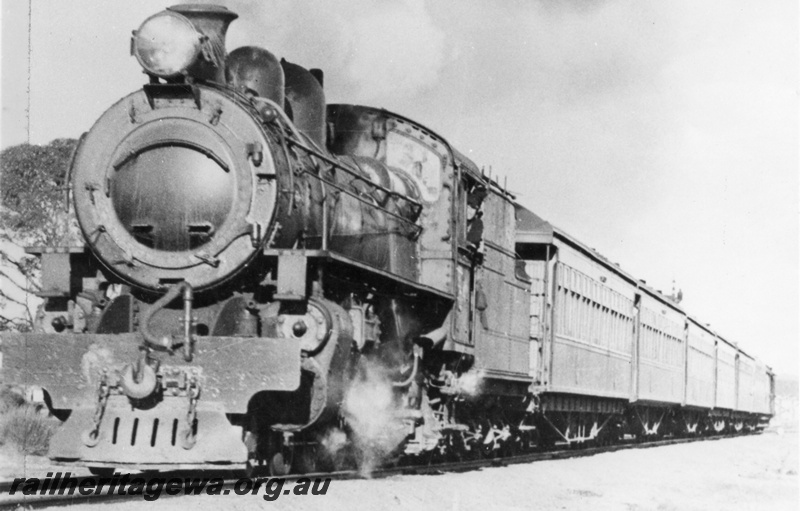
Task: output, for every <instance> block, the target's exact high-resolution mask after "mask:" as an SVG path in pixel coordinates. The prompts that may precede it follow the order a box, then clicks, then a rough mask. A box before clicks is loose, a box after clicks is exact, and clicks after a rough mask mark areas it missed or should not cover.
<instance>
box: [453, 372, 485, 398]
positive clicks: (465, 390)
mask: <svg viewBox="0 0 800 511" xmlns="http://www.w3.org/2000/svg"><path fill="white" fill-rule="evenodd" d="M483 378H484V372H483V370H479V369H470V370H469V371H467V372H466V373H464V374H462V375H461V376H459V378H458V379H457V380H456V388H457V389H458V390H459V391H460V392H461V393H462V394H466V395H468V396H470V397H475V396H477V395H478V394H480V393H481V391H482V390H483Z"/></svg>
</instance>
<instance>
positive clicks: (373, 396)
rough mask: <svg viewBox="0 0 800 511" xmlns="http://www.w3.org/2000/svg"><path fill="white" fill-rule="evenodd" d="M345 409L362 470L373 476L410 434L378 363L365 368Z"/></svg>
mask: <svg viewBox="0 0 800 511" xmlns="http://www.w3.org/2000/svg"><path fill="white" fill-rule="evenodd" d="M342 409H343V415H344V417H345V418H346V419H347V423H348V425H349V426H350V428H351V430H352V436H353V443H354V447H355V451H356V457H357V461H358V465H359V468H360V470H361V471H362V473H364V474H369V473H370V472H371V471H372V470H373V469H374V468H375V467H376V466H379V465H380V464H381V461H382V460H384V459H385V458H386V457H387V456H388V455H389V454H391V453H392V451H394V450H395V449H396V448H397V446H398V445H400V443H401V442H402V441H403V439H404V438H405V437H406V434H407V433H408V431H407V430H406V428H405V427H404V426H403V423H402V420H401V417H400V414H401V409H402V406H401V403H400V402H399V401H398V399H397V398H396V396H395V392H394V389H393V388H392V382H391V380H390V379H389V377H388V374H387V371H386V369H384V368H383V367H381V366H379V365H377V364H375V363H370V362H368V363H366V364H364V366H363V368H362V371H361V374H360V375H359V377H358V378H357V379H356V380H355V381H354V382H353V384H352V385H351V386H350V388H349V390H348V391H347V394H346V396H345V399H344V403H343V406H342Z"/></svg>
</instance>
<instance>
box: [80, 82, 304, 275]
mask: <svg viewBox="0 0 800 511" xmlns="http://www.w3.org/2000/svg"><path fill="white" fill-rule="evenodd" d="M257 115H258V113H257V112H256V111H255V110H253V109H250V108H248V107H246V106H243V105H242V104H241V99H240V98H235V97H231V96H230V95H229V94H225V93H223V92H221V91H220V90H219V89H217V88H216V87H213V86H205V85H201V84H195V85H192V86H190V85H185V84H149V85H146V86H145V87H144V88H143V89H142V90H139V91H136V92H134V93H132V94H130V95H129V96H127V97H126V98H123V99H122V100H121V101H120V102H118V103H117V104H116V105H114V106H112V107H111V108H109V109H108V110H107V111H106V112H105V113H104V114H103V116H102V117H101V118H100V119H99V120H98V121H97V123H95V125H94V126H93V127H92V129H91V130H90V131H89V133H87V135H86V136H85V137H84V138H83V140H82V142H81V144H80V147H79V148H78V151H77V153H76V156H75V159H74V161H73V167H72V175H73V183H72V185H73V191H74V193H73V197H74V202H75V210H76V213H77V216H78V220H79V222H80V225H81V228H82V229H83V231H84V234H85V235H86V239H87V242H88V244H89V246H90V247H91V248H92V250H93V251H94V253H95V255H96V256H97V257H98V259H99V260H100V261H101V262H102V263H103V264H104V265H105V266H106V267H107V268H108V269H109V270H110V271H111V272H113V273H114V274H116V275H117V276H118V277H119V278H121V279H122V280H124V281H126V282H127V283H129V284H131V285H133V286H135V287H138V288H142V289H147V290H151V291H159V290H162V289H163V288H164V286H166V285H169V284H170V283H172V282H176V281H180V280H185V281H187V282H188V283H189V284H191V285H192V287H193V288H195V289H197V290H203V289H206V288H209V287H212V286H214V285H216V284H219V283H220V282H222V281H226V280H228V279H230V278H232V277H233V276H235V275H237V274H238V273H239V272H240V271H241V270H243V269H244V268H245V267H246V266H247V265H248V263H249V262H250V261H251V260H252V259H253V258H254V257H255V256H256V255H257V254H258V253H259V252H260V250H261V248H262V247H263V246H264V244H265V243H266V242H267V241H268V240H269V239H271V237H272V234H273V232H274V230H275V228H276V226H275V222H276V220H275V217H276V215H277V214H278V210H280V209H281V207H282V206H281V204H282V202H281V199H279V198H278V196H277V190H278V187H279V186H281V185H283V183H282V182H280V183H279V181H281V179H283V177H279V174H281V175H283V176H284V177H285V173H286V172H285V170H283V165H285V162H283V161H282V160H281V161H279V162H276V160H274V159H273V154H274V146H275V143H274V141H273V140H272V139H271V137H270V134H269V132H268V130H266V129H265V128H264V126H263V125H262V124H261V123H260V122H259V119H258V117H257ZM279 167H280V170H279ZM281 232H282V233H283V234H287V230H286V229H285V228H284V229H282V230H281ZM288 235H291V233H288Z"/></svg>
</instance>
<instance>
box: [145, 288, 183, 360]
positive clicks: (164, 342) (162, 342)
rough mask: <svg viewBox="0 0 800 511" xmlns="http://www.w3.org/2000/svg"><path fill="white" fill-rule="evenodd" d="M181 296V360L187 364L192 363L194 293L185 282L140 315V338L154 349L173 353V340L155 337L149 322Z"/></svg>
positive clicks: (165, 337)
mask: <svg viewBox="0 0 800 511" xmlns="http://www.w3.org/2000/svg"><path fill="white" fill-rule="evenodd" d="M181 295H183V338H184V339H183V358H184V360H186V361H187V362H191V361H192V347H193V344H194V338H193V334H192V301H193V300H194V291H193V289H192V286H191V284H189V283H188V282H186V281H185V280H184V281H182V282H180V283H178V284H176V285H174V286H172V287H171V288H169V290H168V291H167V293H166V294H165V295H164V296H162V297H161V298H159V299H158V300H157V301H156V302H155V303H154V304H153V305H151V306H150V307H148V308H147V309H146V310H145V311H144V313H142V329H141V332H142V337H144V342H145V344H146V345H150V346H152V347H154V348H162V349H165V350H167V351H168V352H170V353H172V352H173V340H172V338H171V337H167V336H164V337H162V338H158V337H156V336H155V335H154V334H153V332H151V331H150V321H151V320H152V319H153V315H154V314H155V313H156V312H158V311H160V310H161V309H163V308H164V307H166V306H167V305H169V304H170V303H171V302H172V301H173V300H175V299H176V298H177V297H178V296H181Z"/></svg>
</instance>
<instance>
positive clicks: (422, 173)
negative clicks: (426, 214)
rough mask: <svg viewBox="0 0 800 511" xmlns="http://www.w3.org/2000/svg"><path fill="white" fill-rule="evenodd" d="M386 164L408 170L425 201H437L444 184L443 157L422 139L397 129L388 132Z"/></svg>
mask: <svg viewBox="0 0 800 511" xmlns="http://www.w3.org/2000/svg"><path fill="white" fill-rule="evenodd" d="M386 164H387V165H389V166H391V167H397V168H399V169H402V170H404V171H406V173H407V174H408V175H409V176H410V177H411V178H412V179H413V180H414V181H415V182H416V183H417V186H418V187H419V191H420V196H421V198H422V200H423V201H424V202H435V201H436V200H437V199H438V198H439V192H440V190H441V186H442V159H441V158H440V157H439V155H438V154H437V153H436V151H434V150H433V149H431V148H430V147H428V146H427V145H425V144H424V143H423V142H422V141H420V140H415V139H413V138H410V137H408V136H406V135H405V134H403V133H400V132H397V131H389V132H388V133H387V134H386Z"/></svg>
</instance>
